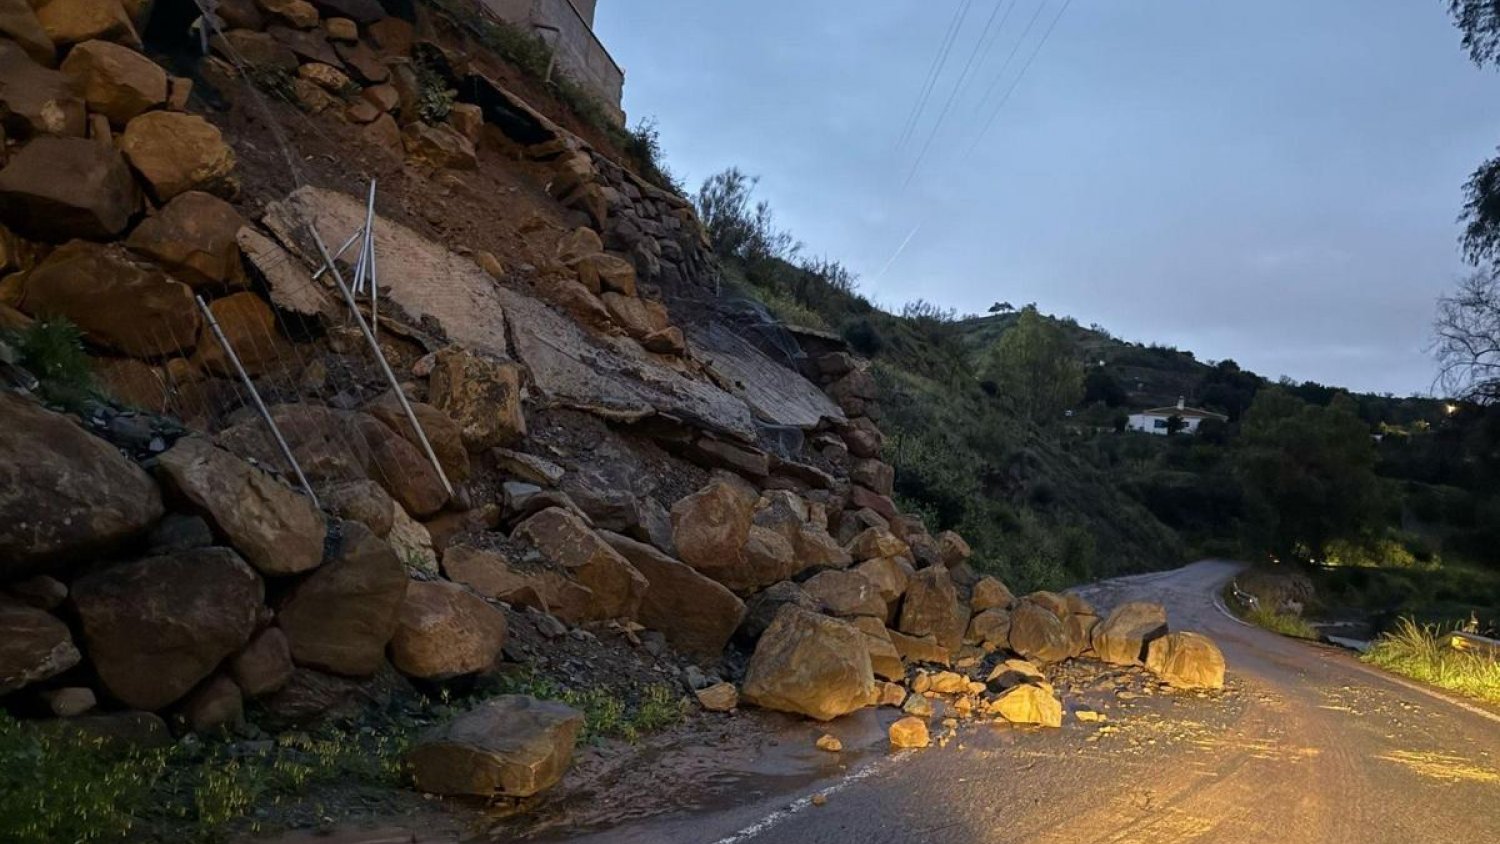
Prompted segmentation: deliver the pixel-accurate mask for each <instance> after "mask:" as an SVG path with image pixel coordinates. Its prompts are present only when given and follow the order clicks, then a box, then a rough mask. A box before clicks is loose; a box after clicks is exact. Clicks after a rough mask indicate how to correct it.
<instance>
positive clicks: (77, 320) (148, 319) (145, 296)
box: [0, 174, 201, 358]
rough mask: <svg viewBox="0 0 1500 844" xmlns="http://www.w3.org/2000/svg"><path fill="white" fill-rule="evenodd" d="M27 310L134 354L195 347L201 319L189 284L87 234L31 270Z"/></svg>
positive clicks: (150, 355)
mask: <svg viewBox="0 0 1500 844" xmlns="http://www.w3.org/2000/svg"><path fill="white" fill-rule="evenodd" d="M0 177H3V174H0ZM26 309H27V311H28V312H29V313H30V314H31V315H32V316H36V317H43V316H59V317H66V318H68V319H70V320H72V321H73V323H74V324H75V325H77V326H78V327H79V328H80V329H82V330H83V332H84V336H85V337H87V338H88V340H89V341H90V342H92V343H97V344H98V345H100V346H104V347H106V348H109V349H113V350H114V351H117V352H120V353H122V354H125V355H128V356H130V357H137V358H155V357H161V356H163V355H168V354H172V353H175V352H180V351H183V350H186V349H191V348H192V347H193V345H194V344H195V343H196V342H197V339H198V326H199V323H200V322H201V319H200V317H199V316H198V306H197V304H196V303H194V302H193V292H192V290H191V289H189V288H188V286H187V285H185V284H182V283H180V282H177V281H173V280H172V279H170V278H168V277H167V275H166V274H165V273H163V272H162V271H161V270H159V269H157V268H156V267H154V266H151V265H150V264H145V263H141V262H139V261H137V260H136V259H134V258H133V257H132V256H131V255H130V253H128V252H126V251H125V249H124V248H123V247H121V246H119V245H110V246H100V245H99V244H97V243H90V242H88V241H84V240H74V241H71V242H69V243H67V244H65V245H63V246H61V247H59V248H58V249H57V250H56V251H55V252H53V253H52V254H51V255H49V256H47V260H45V261H43V262H42V263H41V265H40V266H38V267H37V268H36V269H35V270H33V271H32V273H31V277H30V278H28V279H27V281H26Z"/></svg>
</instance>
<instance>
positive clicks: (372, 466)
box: [345, 413, 449, 519]
mask: <svg viewBox="0 0 1500 844" xmlns="http://www.w3.org/2000/svg"><path fill="white" fill-rule="evenodd" d="M346 419H347V422H346V423H345V430H347V431H351V435H352V437H353V439H354V442H355V443H356V444H357V445H359V446H364V447H365V449H366V450H362V451H361V454H360V460H361V462H362V463H363V465H364V467H365V472H366V473H367V474H368V476H369V477H371V478H373V479H374V480H376V481H377V482H379V483H380V485H381V486H383V487H385V491H386V492H388V493H390V495H391V497H392V498H394V499H396V502H397V503H398V504H400V505H401V507H402V508H403V509H404V510H406V512H407V513H409V514H411V515H412V516H415V517H417V518H419V519H421V518H426V517H428V516H431V515H432V514H434V513H436V512H437V511H439V510H441V509H443V507H444V505H446V504H447V503H448V499H449V495H448V491H447V490H446V489H444V487H443V481H442V479H441V478H439V477H438V473H437V469H435V468H433V465H432V462H431V461H430V460H428V459H427V455H426V454H424V453H423V452H422V451H421V449H419V448H418V447H417V446H414V445H412V444H411V441H410V440H408V439H406V438H405V437H403V436H401V435H400V434H398V433H396V432H395V431H394V430H392V429H391V428H390V426H388V425H386V424H385V423H383V422H381V421H380V420H379V419H376V418H375V417H373V416H370V415H369V414H367V413H359V414H354V415H352V416H349V417H346Z"/></svg>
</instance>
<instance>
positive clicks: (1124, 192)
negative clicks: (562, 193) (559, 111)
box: [597, 0, 1500, 393]
mask: <svg viewBox="0 0 1500 844" xmlns="http://www.w3.org/2000/svg"><path fill="white" fill-rule="evenodd" d="M997 3H998V5H997ZM1065 4H1066V6H1067V8H1066V9H1065V11H1064V10H1063V7H1064V5H1065ZM1446 5H1447V4H1446V2H1445V0H1261V2H1257V3H1227V2H1205V0H1071V2H1069V0H928V2H911V0H817V2H808V0H760V1H759V2H755V3H741V2H707V1H706V0H602V2H600V4H599V11H598V21H597V29H598V31H599V34H600V37H601V38H602V39H603V40H604V42H605V44H606V45H607V46H608V47H609V48H610V50H611V51H612V52H613V54H614V56H615V58H616V60H617V61H618V62H619V63H620V64H621V65H622V66H623V67H624V68H625V70H626V86H625V108H626V110H627V111H628V112H629V113H630V114H631V116H632V120H634V119H636V118H640V117H654V118H655V119H656V120H657V122H658V124H659V126H660V130H661V133H662V139H663V142H664V144H665V145H666V148H667V154H668V162H669V164H670V166H671V167H672V168H673V169H674V170H675V171H676V172H677V173H678V175H679V176H681V177H683V178H684V180H685V181H687V182H688V184H690V185H692V186H696V185H697V184H698V183H700V182H701V181H702V179H703V178H704V177H705V176H708V175H710V174H711V173H714V172H716V171H718V170H721V169H723V168H724V167H727V166H729V165H737V166H739V167H741V168H742V169H744V170H746V171H747V172H750V173H753V174H758V175H759V176H760V177H761V184H760V187H759V195H760V196H762V197H764V198H766V199H768V200H770V202H771V203H772V205H773V207H774V209H775V211H776V213H777V215H778V218H779V220H780V221H781V223H782V224H783V225H784V226H785V227H786V228H788V229H790V230H792V231H793V232H794V233H795V234H796V236H797V237H798V238H799V239H800V240H802V241H803V242H804V243H805V244H806V245H807V248H808V249H809V251H811V252H814V253H818V254H824V255H827V256H829V257H832V258H837V259H839V260H841V261H843V262H845V263H846V264H847V265H849V266H850V267H851V268H853V269H854V270H855V271H856V272H858V273H859V275H860V276H861V278H862V286H863V289H864V290H865V292H866V293H867V295H869V296H870V297H871V298H872V299H874V300H875V301H876V302H878V303H880V304H881V305H883V306H885V307H887V308H894V307H899V305H900V304H901V303H903V302H906V301H910V300H913V299H916V298H918V297H921V298H925V299H927V300H929V301H933V302H936V303H939V304H941V305H943V306H945V307H953V308H956V309H958V310H959V311H960V312H983V311H984V310H986V309H987V308H988V307H989V305H990V304H991V303H993V302H995V301H996V300H1008V301H1011V302H1014V303H1016V304H1018V305H1019V304H1022V303H1025V302H1032V301H1034V302H1036V303H1037V305H1038V306H1039V307H1040V308H1041V309H1042V310H1043V311H1044V312H1048V313H1054V314H1060V315H1062V314H1067V315H1072V316H1074V317H1075V318H1077V319H1078V320H1079V321H1080V322H1082V323H1084V324H1089V323H1096V322H1097V323H1099V324H1101V325H1103V326H1105V327H1107V328H1108V329H1110V330H1111V331H1112V332H1113V333H1114V334H1116V335H1117V336H1121V337H1124V338H1126V339H1131V340H1140V341H1149V342H1158V343H1167V344H1172V345H1176V346H1178V347H1180V348H1184V349H1191V350H1193V351H1194V352H1196V353H1197V354H1198V356H1199V358H1200V359H1215V360H1216V359H1221V358H1234V359H1235V360H1237V361H1239V362H1240V363H1241V365H1243V366H1246V367H1248V368H1251V369H1254V370H1255V371H1257V372H1260V373H1261V374H1263V375H1267V376H1270V377H1273V378H1274V377H1276V376H1279V375H1290V376H1292V377H1294V378H1297V379H1299V380H1302V379H1311V380H1316V381H1321V382H1325V383H1335V384H1342V385H1347V386H1350V387H1354V388H1357V389H1362V390H1371V391H1379V392H1384V391H1392V392H1397V393H1408V392H1421V391H1426V390H1427V389H1428V388H1429V386H1430V384H1431V378H1432V370H1433V367H1432V364H1431V362H1430V360H1429V359H1428V357H1427V356H1426V354H1425V353H1424V348H1425V346H1426V343H1427V336H1428V326H1429V324H1430V322H1431V317H1432V311H1433V302H1434V300H1435V298H1436V297H1437V296H1438V295H1439V294H1440V293H1441V292H1442V291H1444V290H1445V289H1447V288H1448V287H1449V286H1450V285H1451V284H1452V283H1453V282H1454V280H1455V279H1456V278H1457V277H1458V276H1459V275H1461V274H1462V273H1463V272H1464V266H1463V264H1462V263H1461V261H1460V260H1459V257H1458V253H1457V248H1456V245H1455V244H1456V237H1457V234H1458V231H1459V227H1458V225H1457V224H1456V223H1455V218H1456V216H1457V213H1458V211H1459V210H1460V206H1461V204H1462V193H1461V186H1462V184H1463V182H1464V180H1465V178H1466V177H1467V176H1468V174H1469V172H1470V171H1472V169H1473V168H1474V166H1475V165H1476V164H1477V163H1478V162H1479V161H1481V160H1482V159H1483V158H1485V157H1487V156H1488V155H1489V154H1491V152H1492V151H1493V149H1494V148H1495V146H1496V144H1497V143H1500V107H1497V106H1496V103H1497V102H1500V74H1496V73H1494V72H1493V71H1485V70H1479V69H1477V68H1475V67H1474V66H1473V65H1472V64H1470V63H1469V62H1468V60H1467V58H1466V57H1465V55H1464V54H1463V53H1462V52H1461V50H1460V48H1459V39H1458V33H1457V31H1456V30H1455V29H1454V28H1453V27H1452V25H1451V23H1450V22H1449V20H1448V18H1447V15H1446V13H1445V7H1446ZM960 9H966V14H965V15H964V17H963V19H962V25H961V26H960V27H959V28H958V34H957V36H956V38H955V40H954V42H953V46H952V48H951V50H949V52H948V57H947V61H946V65H945V67H944V68H943V70H942V73H941V75H940V76H939V78H938V79H937V81H936V83H935V84H934V85H932V92H931V94H930V96H928V97H927V98H926V100H925V105H924V107H923V108H922V110H921V112H920V114H919V116H918V119H917V120H916V123H915V128H914V129H913V130H912V131H907V127H908V126H909V125H910V123H911V117H912V115H913V113H914V109H915V108H916V107H917V105H918V104H919V103H922V102H924V101H923V100H922V98H921V94H922V92H923V90H924V89H925V87H926V85H925V83H926V80H927V79H928V75H929V72H930V71H931V69H932V68H933V66H934V60H935V59H936V58H937V56H938V55H939V52H940V47H941V46H942V44H943V43H944V42H945V35H946V33H947V31H948V30H949V28H950V25H951V24H952V23H953V21H954V19H955V17H956V13H957V12H958V11H959V10H960ZM1060 11H1063V14H1062V15H1061V17H1060V18H1059V17H1058V14H1059V12H1060ZM1054 20H1056V21H1057V23H1056V25H1055V27H1054V26H1053V21H1054ZM1049 33H1050V36H1049V37H1046V38H1045V39H1044V36H1048V34H1049ZM1033 53H1035V55H1036V58H1035V60H1034V61H1033V62H1030V63H1028V59H1029V57H1030V56H1031V55H1033ZM966 69H967V73H965V72H964V71H965V70H966ZM1023 69H1025V73H1024V75H1022V74H1021V71H1022V70H1023ZM1007 92H1010V95H1009V97H1008V98H1007V96H1006V94H1007ZM939 118H941V119H939ZM986 127H988V128H987V129H986ZM913 232H915V234H913ZM908 238H910V240H909V243H908V244H907V246H906V248H905V249H904V250H901V251H900V253H899V255H897V252H898V247H899V246H900V245H901V244H902V243H903V242H906V241H907V240H908ZM893 256H895V259H894V260H892V257H893Z"/></svg>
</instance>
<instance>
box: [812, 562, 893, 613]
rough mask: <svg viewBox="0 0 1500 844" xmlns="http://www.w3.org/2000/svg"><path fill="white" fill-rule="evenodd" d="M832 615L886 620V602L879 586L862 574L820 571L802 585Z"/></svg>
mask: <svg viewBox="0 0 1500 844" xmlns="http://www.w3.org/2000/svg"><path fill="white" fill-rule="evenodd" d="M802 588H803V589H805V590H807V594H809V595H811V596H812V597H813V598H814V599H816V600H818V601H821V602H822V603H823V606H824V608H825V610H826V611H827V612H828V613H829V614H830V615H836V616H873V617H875V618H881V619H883V618H885V616H886V602H885V600H884V599H883V598H882V597H881V595H880V591H879V590H878V589H877V588H876V587H875V584H874V583H873V582H871V581H870V579H869V578H867V577H865V576H864V575H862V574H859V573H858V572H853V571H839V570H831V571H824V572H819V573H818V574H815V575H813V576H812V577H811V578H809V579H808V580H807V581H806V582H804V583H803V584H802Z"/></svg>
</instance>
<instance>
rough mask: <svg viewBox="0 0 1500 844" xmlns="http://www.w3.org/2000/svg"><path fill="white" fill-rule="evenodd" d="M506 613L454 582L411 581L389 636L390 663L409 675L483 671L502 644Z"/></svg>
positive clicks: (433, 676) (425, 677)
mask: <svg viewBox="0 0 1500 844" xmlns="http://www.w3.org/2000/svg"><path fill="white" fill-rule="evenodd" d="M505 634H506V629H505V613H503V612H501V611H500V610H498V609H495V608H494V607H492V606H490V605H489V604H488V603H487V602H486V601H485V600H484V599H483V598H481V597H479V596H478V595H475V594H474V593H473V592H470V591H469V590H467V589H465V588H464V587H462V586H460V585H458V584H457V583H450V582H448V581H445V580H438V581H413V582H412V583H411V584H410V585H408V586H407V588H406V599H405V601H404V602H403V603H402V604H401V614H400V615H399V616H398V617H397V621H396V634H395V636H394V637H393V638H392V639H391V662H392V663H394V664H395V666H396V668H397V670H399V671H400V672H401V673H403V674H405V675H407V676H408V677H417V678H419V679H422V680H448V679H451V678H453V677H458V676H461V675H464V674H477V673H479V672H482V671H487V670H489V668H490V667H491V666H493V665H494V664H495V661H496V660H497V659H499V657H500V649H501V648H503V647H504V646H505Z"/></svg>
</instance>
